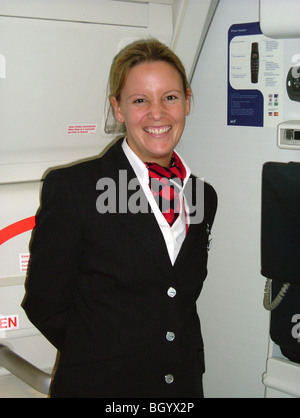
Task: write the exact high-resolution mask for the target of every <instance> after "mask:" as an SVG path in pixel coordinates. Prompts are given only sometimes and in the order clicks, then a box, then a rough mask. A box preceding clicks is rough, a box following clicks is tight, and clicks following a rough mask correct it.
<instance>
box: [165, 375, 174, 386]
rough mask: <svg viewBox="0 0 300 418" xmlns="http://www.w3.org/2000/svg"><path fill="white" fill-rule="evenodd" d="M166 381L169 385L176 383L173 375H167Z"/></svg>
mask: <svg viewBox="0 0 300 418" xmlns="http://www.w3.org/2000/svg"><path fill="white" fill-rule="evenodd" d="M165 381H166V383H168V384H170V383H173V382H174V376H173V375H172V374H167V375H166V376H165Z"/></svg>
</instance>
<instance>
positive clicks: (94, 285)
mask: <svg viewBox="0 0 300 418" xmlns="http://www.w3.org/2000/svg"><path fill="white" fill-rule="evenodd" d="M121 143H122V140H119V141H118V142H116V143H115V144H114V145H113V146H112V147H111V148H110V149H109V150H108V151H107V152H106V154H104V156H102V157H101V158H96V159H94V160H92V161H88V162H84V163H80V164H75V165H73V166H71V167H68V168H62V169H56V170H53V171H51V172H50V173H49V174H48V175H47V177H46V179H45V181H44V185H43V192H42V201H41V207H40V209H39V211H38V214H37V221H36V228H35V230H34V231H33V237H32V242H31V248H30V251H31V261H30V266H29V270H28V277H27V281H26V294H25V298H24V301H23V303H22V306H23V308H24V309H25V311H26V313H27V315H28V317H29V319H30V320H31V321H32V323H33V324H34V325H35V326H36V327H37V328H38V329H39V330H40V331H41V332H42V333H43V334H44V335H45V336H46V338H47V339H48V340H49V341H50V342H51V343H52V344H53V345H54V346H55V347H56V348H57V349H58V350H59V352H60V358H59V362H58V367H57V370H56V373H55V377H54V380H53V384H52V389H51V396H52V397H100V398H101V397H119V398H122V397H132V398H135V397H136V398H147V397H149V398H150V397H151V398H155V397H157V398H158V397H165V398H174V397H177V398H178V397H181V398H182V397H202V395H203V392H202V374H203V372H204V353H203V341H202V335H201V329H200V322H199V318H198V315H197V310H196V300H197V298H198V296H199V294H200V291H201V289H202V285H203V281H204V279H205V277H206V275H207V245H208V236H209V230H210V229H211V227H212V224H213V220H214V217H215V212H216V207H217V196H216V192H215V190H214V189H213V188H212V186H210V185H209V184H207V183H205V184H204V209H205V210H204V219H203V221H202V222H201V223H198V224H191V225H190V227H189V230H188V233H187V236H186V238H185V241H184V242H183V245H182V248H181V250H180V253H179V255H178V257H177V259H176V262H175V264H174V266H172V264H171V262H170V258H169V255H168V251H167V247H166V244H165V241H164V238H163V235H162V233H161V231H160V228H159V226H158V224H157V222H156V219H155V216H154V214H153V213H151V212H150V211H149V213H136V214H133V213H120V212H119V211H118V210H117V211H116V213H102V214H100V213H99V211H98V210H97V207H96V206H97V205H96V202H97V199H98V198H99V195H100V194H101V193H104V191H102V192H101V191H99V190H97V187H96V185H97V182H98V180H99V179H101V178H111V179H113V180H114V182H115V183H116V192H117V193H116V194H117V196H118V187H119V171H120V170H126V172H127V177H128V181H130V180H131V179H133V178H135V173H134V171H133V169H132V167H131V166H130V164H129V162H128V160H127V158H126V156H125V154H124V152H123V150H122V147H121ZM130 193H133V192H132V191H131V192H129V194H128V197H130ZM117 200H118V197H117ZM117 207H118V202H117ZM123 212H124V211H123Z"/></svg>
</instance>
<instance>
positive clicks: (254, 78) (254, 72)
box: [251, 42, 259, 83]
mask: <svg viewBox="0 0 300 418" xmlns="http://www.w3.org/2000/svg"><path fill="white" fill-rule="evenodd" d="M258 71H259V51H258V42H253V43H252V47H251V83H258Z"/></svg>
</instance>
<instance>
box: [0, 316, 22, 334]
mask: <svg viewBox="0 0 300 418" xmlns="http://www.w3.org/2000/svg"><path fill="white" fill-rule="evenodd" d="M16 328H19V317H18V315H10V316H0V331H3V330H9V329H16Z"/></svg>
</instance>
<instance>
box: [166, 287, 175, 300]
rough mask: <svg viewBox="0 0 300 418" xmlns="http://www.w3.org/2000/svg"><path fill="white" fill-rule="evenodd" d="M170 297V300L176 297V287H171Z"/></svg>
mask: <svg viewBox="0 0 300 418" xmlns="http://www.w3.org/2000/svg"><path fill="white" fill-rule="evenodd" d="M167 293H168V296H170V298H173V297H174V296H176V293H177V292H176V290H175V289H174V287H170V288H169V289H168V292H167Z"/></svg>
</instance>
